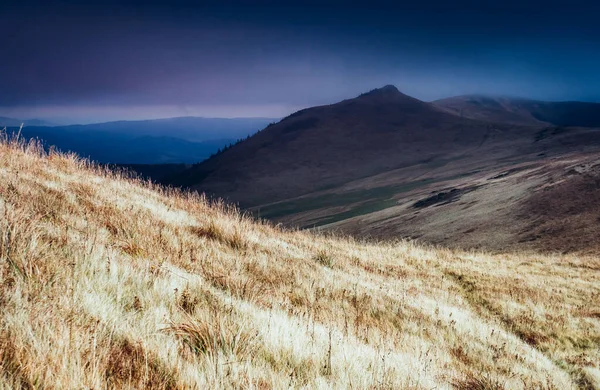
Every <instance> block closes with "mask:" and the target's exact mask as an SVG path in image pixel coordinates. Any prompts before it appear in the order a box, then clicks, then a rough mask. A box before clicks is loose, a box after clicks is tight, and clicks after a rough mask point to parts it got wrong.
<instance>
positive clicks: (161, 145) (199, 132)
mask: <svg viewBox="0 0 600 390" xmlns="http://www.w3.org/2000/svg"><path fill="white" fill-rule="evenodd" d="M276 121H278V119H274V118H233V119H229V118H201V117H180V118H169V119H155V120H143V121H117V122H107V123H98V124H90V125H70V126H48V125H39V124H38V123H44V121H38V122H36V120H31V121H24V122H23V123H24V124H25V126H24V127H23V129H22V130H21V135H22V136H23V137H25V138H38V139H40V140H41V141H42V142H43V144H44V146H45V147H48V148H49V147H54V148H56V149H59V150H62V151H70V152H75V153H77V154H79V155H81V156H83V157H87V158H90V159H91V160H93V161H96V162H99V163H113V164H177V163H183V164H191V163H196V162H200V161H202V160H204V159H206V158H208V157H209V156H210V155H212V154H215V153H217V152H218V151H219V150H220V149H222V148H224V147H226V146H228V145H230V144H232V143H234V142H236V141H237V140H239V139H243V138H246V137H248V136H249V135H252V134H254V133H256V132H257V131H259V130H261V129H263V128H265V127H266V126H267V125H269V123H272V122H276ZM20 124H21V122H20V121H18V120H14V119H10V118H1V117H0V126H2V127H7V131H8V132H13V133H14V132H16V131H17V130H18V127H19V126H20Z"/></svg>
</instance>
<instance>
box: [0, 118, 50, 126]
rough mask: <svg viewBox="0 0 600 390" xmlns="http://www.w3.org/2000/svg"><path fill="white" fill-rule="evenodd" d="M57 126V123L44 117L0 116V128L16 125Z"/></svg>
mask: <svg viewBox="0 0 600 390" xmlns="http://www.w3.org/2000/svg"><path fill="white" fill-rule="evenodd" d="M21 125H24V126H56V124H55V123H52V122H48V121H45V120H42V119H15V118H7V117H4V116H0V128H4V127H16V126H21Z"/></svg>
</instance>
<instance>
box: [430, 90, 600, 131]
mask: <svg viewBox="0 0 600 390" xmlns="http://www.w3.org/2000/svg"><path fill="white" fill-rule="evenodd" d="M433 104H434V105H436V106H437V107H440V108H442V109H444V110H446V111H448V112H450V113H453V114H455V115H459V116H461V117H465V118H471V119H478V120H485V121H493V122H503V123H514V124H529V125H540V124H552V125H557V126H581V127H600V103H589V102H575V101H567V102H546V101H539V100H530V99H522V98H508V97H489V96H483V95H465V96H456V97H451V98H446V99H441V100H436V101H434V102H433Z"/></svg>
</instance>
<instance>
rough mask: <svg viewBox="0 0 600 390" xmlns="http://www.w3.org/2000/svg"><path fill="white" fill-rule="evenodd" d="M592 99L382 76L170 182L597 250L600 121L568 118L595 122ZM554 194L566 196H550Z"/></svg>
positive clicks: (325, 223) (416, 230)
mask: <svg viewBox="0 0 600 390" xmlns="http://www.w3.org/2000/svg"><path fill="white" fill-rule="evenodd" d="M465 99H467V100H466V103H465ZM450 103H452V104H450ZM459 103H460V104H459ZM591 105H592V106H593V104H591ZM591 105H590V104H588V103H581V104H580V105H579V106H577V107H578V108H575V109H572V108H569V107H574V104H571V103H547V104H546V103H543V102H533V101H527V100H524V99H521V100H508V99H493V98H478V100H477V103H475V100H473V98H463V97H460V98H455V99H447V100H445V101H442V102H440V101H438V102H434V103H426V102H422V101H419V100H417V99H413V98H411V97H409V96H406V95H404V94H402V93H401V92H399V91H398V90H397V89H396V88H395V87H392V86H387V87H384V88H380V89H376V90H373V91H371V92H369V93H366V94H363V95H361V96H359V97H357V98H355V99H349V100H345V101H342V102H340V103H337V104H332V105H329V106H322V107H315V108H311V109H306V110H303V111H300V112H298V113H296V114H293V115H291V116H289V117H287V118H285V119H283V120H282V121H281V122H279V123H277V124H275V125H271V126H269V127H268V128H266V129H265V130H263V131H261V132H259V133H257V134H256V135H255V136H253V137H251V138H250V139H248V140H246V141H244V142H241V143H239V144H237V145H235V146H234V147H233V148H231V149H228V150H227V151H225V152H224V153H222V154H220V155H218V156H215V157H213V158H211V159H208V160H206V161H204V162H202V163H201V164H197V165H194V166H192V167H191V168H189V169H187V170H186V171H184V173H183V174H176V175H175V179H170V181H169V182H170V183H171V184H175V185H183V186H189V187H191V188H193V189H197V190H199V191H202V192H206V193H207V194H209V195H212V196H216V197H221V198H224V199H226V200H228V201H232V202H236V203H238V204H239V205H240V206H241V207H243V208H245V209H248V210H250V211H251V212H253V213H254V214H255V215H256V216H259V217H261V218H267V219H270V220H272V221H275V222H278V223H283V224H284V225H287V226H293V227H301V228H317V229H320V230H335V231H340V232H343V233H349V234H352V235H355V236H358V237H362V238H375V239H395V238H402V237H409V238H413V239H419V240H422V241H424V242H428V243H434V244H442V245H446V246H457V247H460V248H486V249H489V250H495V251H502V250H507V249H509V248H511V249H531V250H536V251H546V252H553V251H564V252H570V251H580V252H585V253H600V247H598V245H596V244H595V241H594V239H593V237H595V235H596V234H597V233H599V232H600V231H598V229H597V227H596V225H597V224H596V223H595V222H594V221H595V220H596V219H597V218H600V210H598V208H597V207H595V206H594V201H593V199H595V198H596V197H595V195H594V194H593V191H592V190H591V189H590V188H593V183H595V180H596V176H594V175H595V173H593V172H595V169H596V168H593V167H596V166H597V164H598V163H600V161H598V158H597V156H598V153H599V152H600V131H599V130H598V129H596V128H594V127H582V126H578V127H577V126H575V125H583V124H589V125H591V124H594V123H595V122H594V120H595V119H594V117H593V115H592V114H593V110H592V109H591V108H590V107H592V106H591ZM449 107H453V108H452V109H450V108H449ZM565 107H566V108H569V110H570V111H569V110H567V109H566V108H565ZM542 108H543V109H542ZM458 112H460V113H462V114H461V115H458V114H457V113H458ZM566 112H567V114H565V113H566ZM599 112H600V111H599ZM540 113H544V116H543V119H546V121H542V120H541V119H542V114H540ZM580 113H588V114H589V115H587V116H586V115H583V114H581V115H580ZM536 117H537V119H536ZM551 118H559V119H557V120H554V119H552V120H551ZM565 124H567V125H569V126H566V125H565ZM573 172H575V173H573ZM580 182H586V183H587V184H582V183H580ZM571 183H574V184H573V185H577V186H581V188H587V192H585V193H586V194H587V195H586V199H590V201H586V202H584V203H582V199H581V194H582V192H581V191H579V190H575V189H573V190H570V189H569V188H567V187H568V186H570V185H571ZM575 183H579V184H575ZM555 191H558V192H555ZM559 193H560V194H561V195H559ZM577 194H580V195H577ZM567 195H568V196H567ZM556 196H561V197H564V198H563V202H564V204H566V206H565V207H562V208H556V205H554V203H553V201H552V199H553V198H554V197H556ZM583 204H585V206H581V205H583ZM536 205H537V206H536ZM575 205H579V206H577V207H578V210H579V211H577V212H576V213H575V212H573V210H572V209H573V207H575ZM544 207H547V208H549V209H552V210H555V212H549V211H548V212H544V211H543V210H542V209H543V208H544ZM558 210H560V211H558ZM559 226H563V227H564V228H562V229H559V228H558V227H559ZM566 226H568V228H566Z"/></svg>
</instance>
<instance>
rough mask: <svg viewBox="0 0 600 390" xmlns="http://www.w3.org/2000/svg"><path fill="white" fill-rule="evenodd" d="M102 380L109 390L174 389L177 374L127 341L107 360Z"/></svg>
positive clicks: (124, 340)
mask: <svg viewBox="0 0 600 390" xmlns="http://www.w3.org/2000/svg"><path fill="white" fill-rule="evenodd" d="M105 377H106V381H107V383H108V385H109V386H110V387H111V388H130V387H132V386H133V387H134V388H153V389H164V390H171V389H173V390H174V389H177V388H178V387H177V381H176V380H175V378H176V373H174V372H171V371H169V370H168V369H167V368H166V367H165V366H164V365H163V364H162V363H161V362H160V361H159V360H158V359H157V358H156V357H155V356H153V355H152V354H151V353H149V352H148V351H145V350H144V349H143V348H142V347H141V345H137V344H134V343H132V342H131V341H129V340H128V339H122V340H120V341H118V342H116V343H115V344H114V345H113V346H112V347H111V349H110V352H109V354H108V358H107V367H106V371H105Z"/></svg>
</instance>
